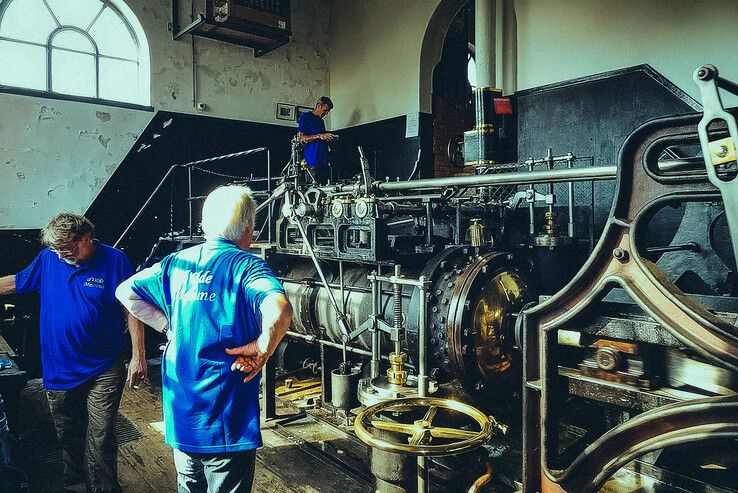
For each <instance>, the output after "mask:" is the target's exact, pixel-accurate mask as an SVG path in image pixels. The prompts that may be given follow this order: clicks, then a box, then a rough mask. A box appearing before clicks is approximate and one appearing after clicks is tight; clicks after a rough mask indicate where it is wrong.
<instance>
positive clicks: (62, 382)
mask: <svg viewBox="0 0 738 493" xmlns="http://www.w3.org/2000/svg"><path fill="white" fill-rule="evenodd" d="M95 245H96V250H95V254H94V255H93V256H92V258H91V259H89V260H88V261H87V262H85V263H84V264H82V265H81V266H80V267H74V266H72V265H69V264H67V263H66V262H64V261H63V260H61V259H59V257H58V256H57V255H56V254H55V253H54V252H52V251H51V250H49V249H48V248H45V249H44V250H43V251H41V253H39V254H38V255H37V256H36V258H35V259H34V260H33V262H31V264H30V265H29V266H28V267H26V269H25V270H23V271H22V272H19V273H18V274H16V276H15V288H16V290H17V291H18V293H20V294H27V293H31V292H38V293H40V295H41V318H40V329H41V361H42V363H43V380H44V387H46V388H47V389H49V390H68V389H71V388H74V387H76V386H78V385H80V384H81V383H83V382H85V381H86V380H88V379H90V378H92V377H95V376H97V375H99V374H101V373H103V372H104V371H106V370H107V369H108V368H110V367H111V366H112V365H113V363H115V362H116V360H117V359H118V358H119V357H120V355H121V353H122V352H123V349H124V344H125V330H126V324H125V311H124V310H123V307H122V306H121V305H120V303H119V302H118V300H117V299H116V298H115V288H117V287H118V284H120V283H121V282H123V281H124V280H126V279H127V278H129V277H131V275H132V274H133V269H131V264H130V262H128V259H127V258H126V256H125V255H124V254H123V252H121V251H120V250H116V249H115V248H113V247H110V246H108V245H104V244H102V243H100V242H98V241H97V240H95Z"/></svg>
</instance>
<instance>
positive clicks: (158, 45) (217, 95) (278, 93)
mask: <svg viewBox="0 0 738 493" xmlns="http://www.w3.org/2000/svg"><path fill="white" fill-rule="evenodd" d="M126 1H127V3H128V5H129V6H130V7H131V9H132V10H133V11H134V12H135V13H136V15H137V16H138V18H139V20H140V21H141V24H143V27H144V30H145V31H146V34H147V35H148V37H149V44H150V46H151V67H152V74H151V92H152V96H151V101H152V105H153V106H154V107H156V108H157V109H163V110H170V111H178V112H183V113H194V112H196V111H197V110H195V109H194V107H193V83H192V44H191V43H192V41H191V40H192V37H191V36H184V37H182V38H181V39H180V40H178V41H173V40H172V35H171V33H170V32H169V31H168V30H167V24H168V23H169V22H170V17H171V1H170V0H126ZM181 3H182V4H183V5H184V4H186V6H187V9H189V5H190V2H181ZM198 4H204V2H196V5H198ZM328 18H329V14H328V5H327V3H326V2H324V1H322V0H293V2H292V32H293V33H294V35H293V36H292V39H291V42H290V43H289V44H287V45H285V46H282V47H280V48H277V49H276V50H274V51H272V52H270V53H267V54H266V55H263V56H261V57H260V58H254V55H253V50H252V49H251V48H247V47H243V46H238V45H233V44H228V43H223V42H220V41H215V40H211V39H206V38H195V65H196V67H197V72H196V77H197V79H196V86H197V88H196V91H197V94H196V99H197V101H199V102H202V103H205V104H206V105H207V106H208V109H207V110H206V112H205V114H208V115H212V116H218V117H221V118H232V119H237V120H248V121H255V122H265V123H281V124H285V122H284V121H282V120H277V119H276V103H277V102H284V103H291V104H298V105H304V106H312V105H313V104H315V100H317V99H318V98H319V97H320V96H322V95H324V94H328V92H329V79H328V63H329V55H328ZM180 22H181V23H182V24H183V25H187V24H188V23H189V22H190V20H189V16H182V17H181V18H180ZM294 125H297V124H296V123H294Z"/></svg>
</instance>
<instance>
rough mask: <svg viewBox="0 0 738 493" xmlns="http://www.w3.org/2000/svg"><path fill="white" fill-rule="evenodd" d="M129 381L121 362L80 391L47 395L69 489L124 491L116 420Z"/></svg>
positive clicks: (59, 391) (52, 391) (57, 391)
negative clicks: (70, 487) (120, 479)
mask: <svg viewBox="0 0 738 493" xmlns="http://www.w3.org/2000/svg"><path fill="white" fill-rule="evenodd" d="M125 379H126V367H125V365H124V364H123V362H122V361H118V362H116V363H115V364H113V366H111V367H110V368H109V369H108V370H106V371H105V372H103V373H101V374H100V375H98V376H96V377H94V378H91V379H89V380H87V381H86V382H85V383H83V384H81V385H78V386H77V387H74V388H72V389H69V390H47V391H46V397H47V399H48V401H49V407H50V408H51V417H52V418H53V420H54V427H55V428H56V435H57V437H58V438H59V443H60V445H61V448H62V461H63V462H64V485H65V486H73V485H77V484H80V483H86V485H87V491H89V492H94V493H102V492H106V493H107V492H115V493H118V492H120V491H122V490H121V487H120V483H118V442H117V439H116V436H115V419H116V416H117V415H118V407H119V405H120V398H121V396H122V395H123V384H124V383H125Z"/></svg>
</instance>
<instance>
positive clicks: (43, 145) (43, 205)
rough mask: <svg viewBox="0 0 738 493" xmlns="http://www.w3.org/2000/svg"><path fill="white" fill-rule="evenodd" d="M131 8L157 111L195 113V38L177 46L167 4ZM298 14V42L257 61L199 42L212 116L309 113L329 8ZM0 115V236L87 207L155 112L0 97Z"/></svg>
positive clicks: (300, 3) (321, 90) (323, 60)
mask: <svg viewBox="0 0 738 493" xmlns="http://www.w3.org/2000/svg"><path fill="white" fill-rule="evenodd" d="M183 3H187V4H188V5H189V2H183ZM126 4H127V5H128V6H129V7H130V8H131V10H132V11H133V12H134V13H135V14H136V16H137V18H138V20H139V22H140V23H141V25H142V27H143V29H144V31H145V33H146V35H147V38H148V44H149V47H150V58H151V104H152V105H153V106H154V108H155V109H162V110H169V111H176V112H184V113H195V112H196V111H197V110H195V109H194V107H193V102H192V101H193V84H192V66H193V63H192V45H191V40H190V39H191V38H190V37H189V36H185V37H184V38H182V40H180V41H173V40H172V37H171V33H170V32H169V31H168V28H167V27H168V23H169V22H170V19H171V3H170V0H126ZM292 9H293V12H292V15H293V17H292V18H293V25H292V30H293V32H294V36H293V37H292V42H291V43H290V44H288V45H286V46H283V47H280V48H278V49H277V50H275V51H273V52H271V53H269V54H267V55H265V56H262V57H261V58H258V59H255V58H254V57H253V51H252V50H251V49H250V48H247V47H242V46H237V45H231V44H226V43H221V42H218V41H214V40H209V39H203V38H198V39H196V41H195V47H196V55H195V58H196V60H197V62H196V67H197V74H196V76H197V86H198V87H197V91H198V94H197V99H198V101H201V102H204V103H205V104H207V105H208V109H207V111H206V112H205V114H206V115H209V116H217V117H222V118H232V119H239V120H248V121H255V122H266V123H282V124H287V125H289V123H286V122H284V121H281V120H277V119H276V103H277V102H286V103H293V104H300V105H309V106H311V105H312V104H314V102H315V100H316V99H317V98H318V97H320V96H321V95H324V94H328V93H329V79H328V64H329V55H328V5H327V3H325V2H323V1H322V0H293V2H292ZM182 22H183V24H187V23H188V22H189V19H183V20H182ZM99 113H100V114H104V115H107V116H104V117H100V116H98V114H99ZM0 115H2V116H1V117H0V229H16V228H18V229H22V228H40V227H43V226H44V225H45V224H46V222H47V221H48V219H49V217H50V216H52V215H54V214H55V213H56V212H59V211H62V210H70V211H75V212H81V211H84V210H86V208H87V207H88V206H89V204H90V203H91V202H92V200H93V199H94V198H95V196H96V195H97V193H98V192H99V191H100V189H101V188H102V186H103V185H104V184H105V182H106V181H107V179H108V178H109V177H110V175H111V174H112V173H113V171H114V170H115V168H116V167H117V166H118V164H119V163H120V162H121V160H122V159H123V158H124V157H125V155H126V153H127V152H128V151H129V149H130V148H131V147H132V146H133V143H134V142H135V140H136V138H137V136H138V134H139V133H140V132H141V131H142V130H143V129H144V128H145V126H146V125H147V124H148V122H149V121H150V119H151V117H152V115H153V114H152V113H151V112H147V111H138V110H130V109H123V108H118V107H110V106H103V105H95V104H86V103H75V102H70V101H63V100H52V99H46V98H36V97H30V96H19V95H12V94H0ZM101 118H105V121H103V120H102V119H101ZM292 125H296V123H293V124H292ZM285 145H289V143H285Z"/></svg>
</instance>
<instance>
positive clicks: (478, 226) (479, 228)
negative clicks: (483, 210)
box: [469, 219, 487, 247]
mask: <svg viewBox="0 0 738 493" xmlns="http://www.w3.org/2000/svg"><path fill="white" fill-rule="evenodd" d="M469 238H470V240H471V246H473V247H481V246H484V245H485V244H486V243H487V242H486V241H485V238H484V225H483V224H482V220H481V219H472V220H471V222H470V223H469Z"/></svg>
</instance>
